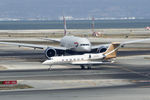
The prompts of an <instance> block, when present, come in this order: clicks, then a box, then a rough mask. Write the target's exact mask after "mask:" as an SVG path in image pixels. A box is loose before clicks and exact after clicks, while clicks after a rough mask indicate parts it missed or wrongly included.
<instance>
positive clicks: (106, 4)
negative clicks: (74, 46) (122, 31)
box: [0, 0, 150, 19]
mask: <svg viewBox="0 0 150 100" xmlns="http://www.w3.org/2000/svg"><path fill="white" fill-rule="evenodd" d="M149 4H150V0H0V12H1V13H0V17H8V18H48V19H58V16H62V15H63V13H64V14H65V15H66V16H73V17H88V16H95V17H132V16H135V17H137V18H150V6H149Z"/></svg>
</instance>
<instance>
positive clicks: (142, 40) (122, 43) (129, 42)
mask: <svg viewBox="0 0 150 100" xmlns="http://www.w3.org/2000/svg"><path fill="white" fill-rule="evenodd" d="M144 41H150V38H147V39H140V40H133V41H126V42H121V43H120V45H121V46H124V45H126V44H131V43H137V42H144Z"/></svg>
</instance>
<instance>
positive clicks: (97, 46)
mask: <svg viewBox="0 0 150 100" xmlns="http://www.w3.org/2000/svg"><path fill="white" fill-rule="evenodd" d="M144 41H150V38H147V39H139V40H133V41H126V42H120V46H124V45H126V44H131V43H138V42H144ZM109 45H110V44H101V45H95V46H92V50H94V49H98V48H103V47H104V48H108V47H109Z"/></svg>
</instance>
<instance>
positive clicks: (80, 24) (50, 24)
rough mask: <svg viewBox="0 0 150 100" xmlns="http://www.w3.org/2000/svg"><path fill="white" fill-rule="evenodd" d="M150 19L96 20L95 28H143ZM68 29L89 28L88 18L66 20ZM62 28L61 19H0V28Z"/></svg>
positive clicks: (149, 24)
mask: <svg viewBox="0 0 150 100" xmlns="http://www.w3.org/2000/svg"><path fill="white" fill-rule="evenodd" d="M146 26H150V19H139V20H96V21H95V28H96V29H101V28H102V29H104V28H144V27H146ZM67 28H68V29H90V28H91V21H90V20H73V21H70V20H69V21H67ZM28 29H63V21H60V20H55V21H0V30H28Z"/></svg>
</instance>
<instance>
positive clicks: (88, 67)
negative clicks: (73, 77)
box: [80, 65, 91, 69]
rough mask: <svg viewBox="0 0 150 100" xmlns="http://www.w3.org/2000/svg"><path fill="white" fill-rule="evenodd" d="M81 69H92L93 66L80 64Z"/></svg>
mask: <svg viewBox="0 0 150 100" xmlns="http://www.w3.org/2000/svg"><path fill="white" fill-rule="evenodd" d="M80 67H81V69H91V66H90V65H88V66H85V65H80Z"/></svg>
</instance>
